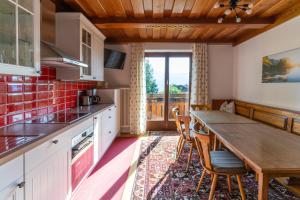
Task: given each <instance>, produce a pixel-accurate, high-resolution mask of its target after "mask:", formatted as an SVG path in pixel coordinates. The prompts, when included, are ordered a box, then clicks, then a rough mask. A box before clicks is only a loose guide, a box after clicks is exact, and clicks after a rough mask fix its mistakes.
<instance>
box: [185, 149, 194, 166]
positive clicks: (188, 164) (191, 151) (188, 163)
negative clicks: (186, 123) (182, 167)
mask: <svg viewBox="0 0 300 200" xmlns="http://www.w3.org/2000/svg"><path fill="white" fill-rule="evenodd" d="M190 145H191V146H190V153H189V157H188V162H187V166H186V171H188V169H189V166H190V162H191V159H192V154H193V144H192V143H191V144H190Z"/></svg>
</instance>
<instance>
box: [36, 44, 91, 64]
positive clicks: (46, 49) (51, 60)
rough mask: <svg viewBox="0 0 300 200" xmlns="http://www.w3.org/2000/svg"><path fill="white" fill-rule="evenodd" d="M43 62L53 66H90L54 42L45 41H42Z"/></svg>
mask: <svg viewBox="0 0 300 200" xmlns="http://www.w3.org/2000/svg"><path fill="white" fill-rule="evenodd" d="M41 64H43V65H47V66H51V67H67V68H73V69H79V68H80V67H88V65H87V64H86V63H84V62H82V61H80V60H76V59H74V58H71V57H69V56H67V55H66V54H65V53H64V52H63V51H61V50H60V49H58V48H57V47H55V46H54V45H53V44H51V43H49V42H45V41H42V42H41Z"/></svg>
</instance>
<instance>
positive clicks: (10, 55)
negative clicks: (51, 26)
mask: <svg viewBox="0 0 300 200" xmlns="http://www.w3.org/2000/svg"><path fill="white" fill-rule="evenodd" d="M0 73H1V74H16V75H30V76H39V75H40V0H1V1H0Z"/></svg>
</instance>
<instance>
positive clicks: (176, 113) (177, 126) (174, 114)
mask: <svg viewBox="0 0 300 200" xmlns="http://www.w3.org/2000/svg"><path fill="white" fill-rule="evenodd" d="M172 113H173V117H174V119H175V123H176V128H177V132H178V133H179V134H180V137H179V140H178V143H177V155H178V152H179V147H180V146H181V143H182V140H183V137H184V136H183V135H182V134H181V131H180V123H179V121H178V118H177V116H179V108H178V107H174V108H173V109H172Z"/></svg>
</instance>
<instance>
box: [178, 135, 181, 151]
mask: <svg viewBox="0 0 300 200" xmlns="http://www.w3.org/2000/svg"><path fill="white" fill-rule="evenodd" d="M181 143H182V136H180V137H179V140H178V144H177V153H178V152H179V149H180V146H181Z"/></svg>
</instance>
